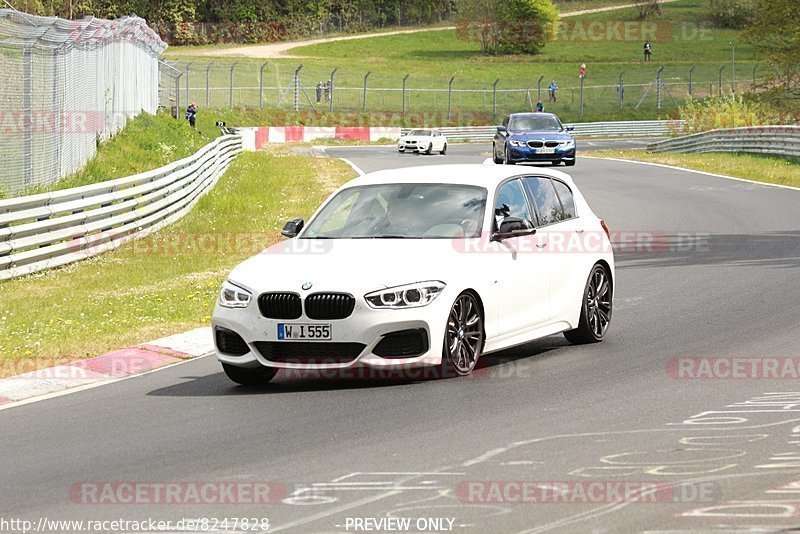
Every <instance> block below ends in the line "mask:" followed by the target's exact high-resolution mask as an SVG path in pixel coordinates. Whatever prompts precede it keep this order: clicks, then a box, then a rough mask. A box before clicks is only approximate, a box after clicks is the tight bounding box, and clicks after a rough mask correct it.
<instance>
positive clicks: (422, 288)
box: [364, 280, 445, 309]
mask: <svg viewBox="0 0 800 534" xmlns="http://www.w3.org/2000/svg"><path fill="white" fill-rule="evenodd" d="M444 286H445V283H444V282H439V281H435V280H433V281H429V282H416V283H414V284H407V285H404V286H395V287H390V288H387V289H380V290H378V291H373V292H372V293H367V294H366V295H364V298H365V299H366V301H367V304H369V306H370V307H371V308H377V309H387V308H390V309H399V308H419V307H422V306H427V305H428V304H430V303H431V302H433V299H435V298H436V297H438V296H439V294H440V293H441V292H442V289H444Z"/></svg>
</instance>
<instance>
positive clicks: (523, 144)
mask: <svg viewBox="0 0 800 534" xmlns="http://www.w3.org/2000/svg"><path fill="white" fill-rule="evenodd" d="M508 144H510V145H511V146H525V141H516V140H514V139H511V140H510V141H509V142H508Z"/></svg>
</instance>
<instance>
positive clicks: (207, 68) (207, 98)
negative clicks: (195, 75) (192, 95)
mask: <svg viewBox="0 0 800 534" xmlns="http://www.w3.org/2000/svg"><path fill="white" fill-rule="evenodd" d="M213 64H214V62H213V61H212V62H211V63H209V64H208V65H206V109H208V108H209V107H210V106H211V104H210V102H211V99H210V98H209V97H210V94H209V88H208V72H209V71H210V70H211V66H212V65H213Z"/></svg>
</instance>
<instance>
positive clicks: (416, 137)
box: [400, 135, 431, 142]
mask: <svg viewBox="0 0 800 534" xmlns="http://www.w3.org/2000/svg"><path fill="white" fill-rule="evenodd" d="M400 139H401V140H402V141H417V142H419V141H429V140H430V139H431V136H430V135H404V136H403V137H401V138H400Z"/></svg>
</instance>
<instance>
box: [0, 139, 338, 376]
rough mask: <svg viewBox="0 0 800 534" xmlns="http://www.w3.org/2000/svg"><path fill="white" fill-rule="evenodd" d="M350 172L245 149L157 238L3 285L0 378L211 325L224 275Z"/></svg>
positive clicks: (327, 162)
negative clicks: (25, 368)
mask: <svg viewBox="0 0 800 534" xmlns="http://www.w3.org/2000/svg"><path fill="white" fill-rule="evenodd" d="M352 176H353V172H352V170H351V169H350V168H349V167H348V166H347V165H345V164H344V163H343V162H341V161H339V160H334V159H327V158H309V157H306V156H301V155H294V154H291V153H289V152H288V151H287V150H280V151H273V152H258V153H252V152H248V153H243V154H242V155H240V156H239V157H238V158H237V159H236V160H235V161H234V163H233V164H232V165H231V167H230V168H229V169H228V171H227V172H226V174H225V175H224V176H223V177H222V178H221V179H220V181H219V183H218V184H217V185H216V187H215V188H214V189H213V190H212V191H211V192H209V193H208V194H207V195H205V196H204V197H202V199H201V200H200V201H199V202H198V204H197V205H196V206H195V207H194V209H193V210H192V211H191V212H190V213H189V214H188V215H187V216H186V217H184V218H183V219H181V220H180V221H179V222H177V223H175V224H174V225H172V226H169V227H167V228H165V229H163V230H161V231H159V232H158V233H157V234H155V235H154V236H151V237H148V238H145V239H142V240H139V241H135V242H132V243H128V244H127V245H124V246H123V247H120V248H119V249H116V250H114V251H111V252H107V253H105V254H102V255H100V256H97V257H95V258H93V259H89V260H86V261H82V262H78V263H75V264H72V265H70V266H67V267H64V268H59V269H54V270H50V271H44V272H41V273H38V274H34V275H30V276H26V277H23V278H18V279H13V280H9V281H5V282H0V375H9V374H14V372H15V371H16V370H19V369H20V365H31V366H36V367H47V366H49V365H52V364H53V363H54V362H56V361H60V360H62V359H63V360H71V359H76V358H84V357H90V356H96V355H98V354H101V353H103V352H105V351H108V350H113V349H117V348H120V347H125V346H129V345H132V344H135V343H142V342H145V341H148V340H151V339H155V338H157V337H159V336H163V335H168V334H172V333H176V332H179V331H183V330H187V329H190V328H194V327H198V326H205V325H207V324H208V322H209V318H210V314H211V311H212V309H213V305H214V301H215V297H216V294H217V290H218V288H219V285H220V283H221V282H222V281H223V280H224V278H225V277H226V275H227V273H228V271H229V270H230V269H231V268H232V267H233V266H234V265H236V264H237V263H238V262H240V261H241V260H243V259H244V258H246V257H248V256H251V255H253V254H255V253H257V252H258V251H260V250H262V249H263V248H266V247H267V246H268V245H270V244H272V243H275V242H276V241H277V240H278V239H279V230H280V228H281V226H282V224H283V222H284V221H285V220H286V219H289V218H293V217H308V216H309V215H310V214H311V213H312V211H313V210H314V209H315V208H316V207H317V206H318V205H319V204H320V203H321V202H322V201H323V200H324V198H325V197H326V196H327V195H328V194H329V193H330V192H331V191H332V190H333V189H334V188H335V187H337V186H338V185H340V184H341V183H343V182H344V181H346V180H348V179H350V178H352ZM237 239H238V242H237V241H236V240H237ZM237 243H238V244H237ZM32 302H38V303H46V307H47V313H42V308H41V306H32V305H31V303H32ZM25 362H27V363H25Z"/></svg>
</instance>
